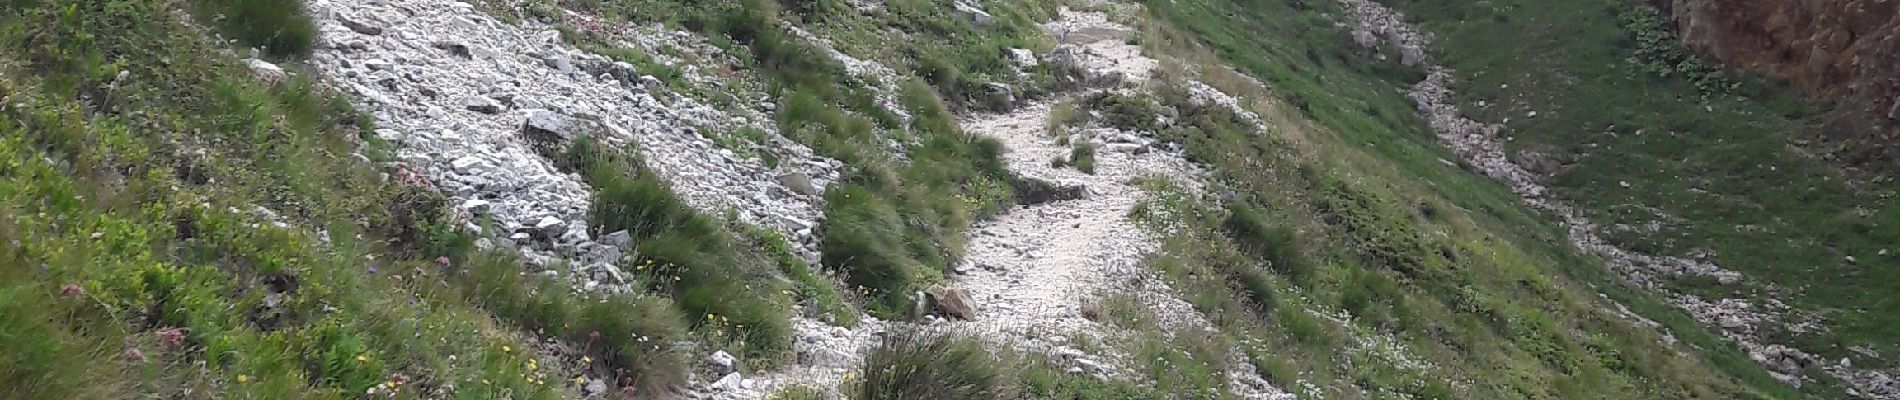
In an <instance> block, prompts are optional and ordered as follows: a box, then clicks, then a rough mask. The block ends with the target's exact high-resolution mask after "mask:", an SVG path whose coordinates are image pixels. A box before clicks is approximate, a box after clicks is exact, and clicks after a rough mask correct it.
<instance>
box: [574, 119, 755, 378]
mask: <svg viewBox="0 0 1900 400" xmlns="http://www.w3.org/2000/svg"><path fill="white" fill-rule="evenodd" d="M591 143H593V142H592V141H591V140H578V141H576V142H575V143H574V144H572V145H570V146H569V148H568V151H567V152H566V154H567V155H566V156H564V157H563V158H564V159H567V160H592V161H584V162H583V161H576V162H582V163H585V164H590V165H591V166H592V170H590V171H587V173H586V174H585V175H584V176H585V177H586V178H587V181H588V184H589V185H592V186H593V187H594V189H595V193H594V201H593V205H592V208H591V209H590V210H589V214H590V216H591V223H590V224H589V229H590V230H591V231H592V233H593V234H594V235H595V236H596V237H599V236H601V235H605V234H608V233H612V232H617V231H622V230H625V231H627V232H628V233H629V234H630V235H631V236H632V237H633V238H634V243H635V244H636V245H635V251H636V253H637V254H638V255H639V256H638V257H637V259H636V260H634V261H633V262H634V263H635V264H634V265H632V267H633V268H631V269H632V270H634V271H636V272H639V273H642V274H645V275H646V276H648V277H649V278H651V279H648V280H647V284H648V286H649V287H651V288H653V289H656V290H660V291H662V292H665V293H669V294H671V295H672V296H673V299H674V300H676V301H678V303H679V307H680V309H681V310H682V311H684V312H686V313H687V314H689V315H696V316H697V315H704V316H706V320H705V321H702V322H699V323H698V324H697V326H698V327H699V328H700V329H701V330H702V331H705V332H709V333H711V334H713V335H714V336H717V339H718V340H720V341H730V342H731V343H734V344H737V345H739V346H740V347H741V348H743V352H742V354H743V355H745V356H747V357H749V358H758V359H770V358H777V357H779V356H781V355H783V354H784V353H785V352H787V351H790V350H791V321H790V319H789V317H788V316H787V315H786V312H785V307H783V306H782V305H783V304H785V303H786V302H787V299H786V296H785V295H784V294H783V293H782V288H781V286H782V284H781V283H779V280H777V279H775V278H774V275H773V271H772V268H770V266H768V265H766V260H764V259H761V258H757V257H747V256H746V255H742V254H740V252H739V249H738V248H737V247H735V246H734V245H733V243H734V242H733V233H732V232H730V231H728V230H727V229H726V227H725V226H723V224H721V223H719V222H717V221H715V220H714V219H713V218H712V217H708V216H706V215H704V214H701V213H699V212H698V211H697V210H695V209H693V208H692V207H691V206H690V205H688V204H686V203H685V202H684V201H682V200H680V199H679V197H678V196H676V195H675V194H674V193H673V191H672V189H671V188H670V187H669V186H668V185H667V184H666V183H665V182H664V181H662V180H660V178H659V177H658V176H654V175H653V174H652V173H650V172H646V171H639V170H635V169H634V166H633V163H635V162H637V161H638V160H635V159H633V157H629V156H625V155H622V154H621V153H618V152H615V151H612V150H608V149H603V148H601V147H599V146H598V145H596V144H591ZM590 152H591V153H590ZM736 293H746V294H748V295H741V296H734V294H736Z"/></svg>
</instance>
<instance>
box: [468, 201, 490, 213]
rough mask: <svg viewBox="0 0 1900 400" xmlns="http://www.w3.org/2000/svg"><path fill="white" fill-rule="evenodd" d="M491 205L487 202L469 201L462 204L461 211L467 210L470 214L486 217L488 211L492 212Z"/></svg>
mask: <svg viewBox="0 0 1900 400" xmlns="http://www.w3.org/2000/svg"><path fill="white" fill-rule="evenodd" d="M491 204H492V203H489V201H488V200H482V199H469V200H468V201H464V202H462V209H464V210H468V212H469V213H470V214H475V215H487V214H488V212H489V211H494V210H493V208H492V206H491Z"/></svg>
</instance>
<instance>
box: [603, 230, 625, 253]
mask: <svg viewBox="0 0 1900 400" xmlns="http://www.w3.org/2000/svg"><path fill="white" fill-rule="evenodd" d="M600 244H603V245H607V246H609V247H613V248H616V249H621V250H625V249H627V247H630V246H633V235H632V234H630V233H627V231H626V230H625V229H622V230H618V231H614V232H613V233H609V234H607V235H606V236H602V237H601V238H600Z"/></svg>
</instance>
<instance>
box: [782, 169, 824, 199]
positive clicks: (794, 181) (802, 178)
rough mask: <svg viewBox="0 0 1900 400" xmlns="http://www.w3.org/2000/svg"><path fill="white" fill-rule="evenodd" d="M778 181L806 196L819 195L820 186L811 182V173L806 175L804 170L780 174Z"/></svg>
mask: <svg viewBox="0 0 1900 400" xmlns="http://www.w3.org/2000/svg"><path fill="white" fill-rule="evenodd" d="M778 183H779V184H781V185H785V188H787V189H791V190H792V192H794V193H798V194H801V195H806V196H817V195H818V188H817V187H816V186H813V185H812V183H811V175H806V174H805V173H803V172H793V173H789V174H784V175H779V176H778Z"/></svg>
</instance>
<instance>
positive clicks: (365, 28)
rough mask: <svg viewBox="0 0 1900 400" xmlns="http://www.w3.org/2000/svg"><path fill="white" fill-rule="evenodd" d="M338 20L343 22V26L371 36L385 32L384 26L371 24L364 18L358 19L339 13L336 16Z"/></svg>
mask: <svg viewBox="0 0 1900 400" xmlns="http://www.w3.org/2000/svg"><path fill="white" fill-rule="evenodd" d="M336 21H337V22H340V23H342V24H343V27H345V28H350V30H352V31H356V33H361V34H364V35H370V36H375V35H381V34H383V28H382V27H379V26H375V25H371V24H370V23H368V22H364V21H363V20H359V19H356V18H355V17H350V16H346V15H341V14H338V15H337V16H336Z"/></svg>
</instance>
